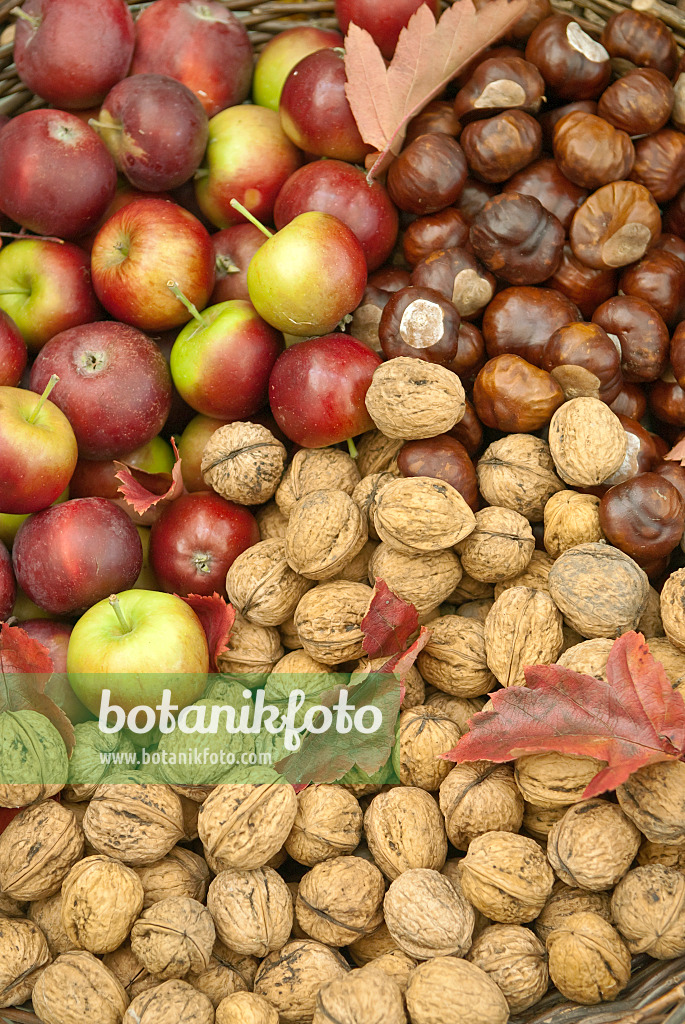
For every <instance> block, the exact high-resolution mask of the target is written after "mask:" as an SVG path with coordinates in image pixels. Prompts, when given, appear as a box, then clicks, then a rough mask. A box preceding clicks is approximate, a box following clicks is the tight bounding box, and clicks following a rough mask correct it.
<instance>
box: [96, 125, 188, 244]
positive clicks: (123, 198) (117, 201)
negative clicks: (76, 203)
mask: <svg viewBox="0 0 685 1024" xmlns="http://www.w3.org/2000/svg"><path fill="white" fill-rule="evenodd" d="M99 112H100V111H99V110H97V111H96V114H99ZM89 120H90V119H89ZM135 199H168V200H169V201H170V202H171V201H172V196H171V195H170V194H169V193H168V192H141V191H140V189H137V188H133V186H132V185H131V184H130V183H129V182H128V181H127V180H126V178H120V179H119V181H118V182H117V190H116V192H115V193H114V199H113V200H112V202H111V203H110V204H109V206H108V207H107V209H106V210H105V212H104V213H103V215H102V217H101V218H100V220H99V221H98V223H97V224H96V225H95V227H94V228H93V229H92V231H89V232H88V234H87V235H81V237H80V238H79V240H78V244H79V246H80V247H81V248H82V249H85V251H86V252H91V251H92V248H93V242H94V241H95V238H96V236H97V233H98V231H99V230H100V228H101V227H102V225H103V224H105V223H106V222H107V221H108V220H109V218H110V217H111V216H112V214H113V213H116V212H117V210H121V209H122V208H123V207H124V206H128V204H129V203H132V202H133V201H134V200H135Z"/></svg>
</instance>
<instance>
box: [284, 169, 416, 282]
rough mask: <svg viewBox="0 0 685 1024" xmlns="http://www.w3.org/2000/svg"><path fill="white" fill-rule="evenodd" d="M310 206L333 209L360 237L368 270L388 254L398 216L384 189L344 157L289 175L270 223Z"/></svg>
mask: <svg viewBox="0 0 685 1024" xmlns="http://www.w3.org/2000/svg"><path fill="white" fill-rule="evenodd" d="M308 210H318V211H319V212H320V213H331V214H333V216H334V217H337V218H338V219H339V220H341V221H342V222H343V224H347V226H348V228H350V230H351V231H353V232H354V234H355V235H356V236H357V239H358V240H359V242H360V244H361V247H362V249H363V250H364V256H365V257H366V265H367V268H368V270H369V271H371V270H376V269H377V268H378V267H380V266H382V264H383V263H385V261H386V260H387V259H389V257H390V255H391V253H392V250H393V249H394V247H395V242H396V241H397V230H398V226H399V217H398V214H397V209H396V208H395V205H394V203H393V202H392V200H391V199H390V196H389V195H388V193H387V192H386V190H385V188H384V187H383V186H382V185H381V184H380V183H379V182H377V181H374V182H372V183H371V184H370V185H369V182H368V181H367V179H366V175H365V173H364V171H362V170H361V169H360V168H359V167H354V166H353V165H352V164H348V163H345V162H344V161H342V160H313V161H312V162H311V163H308V164H305V165H304V167H300V169H299V170H297V171H295V173H294V174H291V175H290V177H289V178H288V180H287V181H286V183H285V184H284V186H283V188H282V189H281V191H280V192H279V193H278V198H277V199H276V205H275V206H274V224H275V225H276V227H277V228H278V229H279V230H280V228H282V227H285V225H286V224H289V223H290V221H291V220H293V218H294V217H297V216H298V214H300V213H306V212H307V211H308Z"/></svg>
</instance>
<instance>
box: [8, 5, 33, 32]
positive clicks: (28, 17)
mask: <svg viewBox="0 0 685 1024" xmlns="http://www.w3.org/2000/svg"><path fill="white" fill-rule="evenodd" d="M10 14H13V15H14V16H15V17H16V18H21V19H22V20H23V21H28V23H29V25H30V26H31V28H32V29H33V30H34V32H35V31H36V29H38V28H40V18H34V17H33V16H32V15H31V14H27V13H26V11H22V9H21V7H13V8H12V10H11V11H10Z"/></svg>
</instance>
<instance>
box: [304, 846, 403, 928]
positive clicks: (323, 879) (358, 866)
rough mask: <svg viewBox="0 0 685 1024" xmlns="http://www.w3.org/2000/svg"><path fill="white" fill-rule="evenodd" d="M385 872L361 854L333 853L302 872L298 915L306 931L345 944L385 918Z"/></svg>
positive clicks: (374, 926) (375, 926)
mask: <svg viewBox="0 0 685 1024" xmlns="http://www.w3.org/2000/svg"><path fill="white" fill-rule="evenodd" d="M384 894H385V883H384V881H383V875H382V874H381V873H380V871H379V870H378V868H377V867H376V866H375V865H374V864H370V863H369V862H368V861H366V860H363V859H362V858H361V857H354V856H350V857H334V858H333V859H332V860H325V861H322V862H321V863H320V864H316V865H315V866H314V867H313V868H312V869H311V871H308V872H307V873H306V875H303V876H302V879H301V880H300V887H299V889H298V892H297V901H296V903H295V915H296V917H297V922H298V924H299V925H300V928H302V929H303V931H304V932H306V933H307V935H310V936H311V937H312V938H313V939H316V940H317V941H319V942H325V943H326V945H329V946H345V945H347V943H348V942H354V940H355V939H356V938H358V937H359V936H360V935H363V934H366V933H370V932H373V931H374V929H376V928H378V926H379V925H380V924H381V922H382V920H383V909H382V907H383V896H384Z"/></svg>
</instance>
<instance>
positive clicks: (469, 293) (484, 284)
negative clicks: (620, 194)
mask: <svg viewBox="0 0 685 1024" xmlns="http://www.w3.org/2000/svg"><path fill="white" fill-rule="evenodd" d="M684 269H685V268H684ZM411 282H412V284H413V285H416V286H418V287H420V288H433V289H435V291H438V292H440V294H441V295H443V296H444V297H445V298H446V299H449V301H450V302H452V303H454V305H455V306H456V308H457V310H458V311H459V315H460V316H463V317H476V316H478V315H479V314H480V313H481V312H482V310H483V309H484V308H485V307H486V306H487V304H488V303H489V302H490V299H491V298H492V296H493V295H494V294H495V279H494V277H493V276H492V274H491V273H489V271H487V270H485V268H484V267H482V266H481V265H480V263H479V262H478V260H476V259H475V257H473V256H472V255H471V253H469V252H466V250H465V249H460V248H452V249H438V251H437V252H433V253H431V255H430V256H427V257H426V259H425V260H422V261H421V263H418V264H417V265H416V266H415V267H414V270H413V271H412V275H411Z"/></svg>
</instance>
